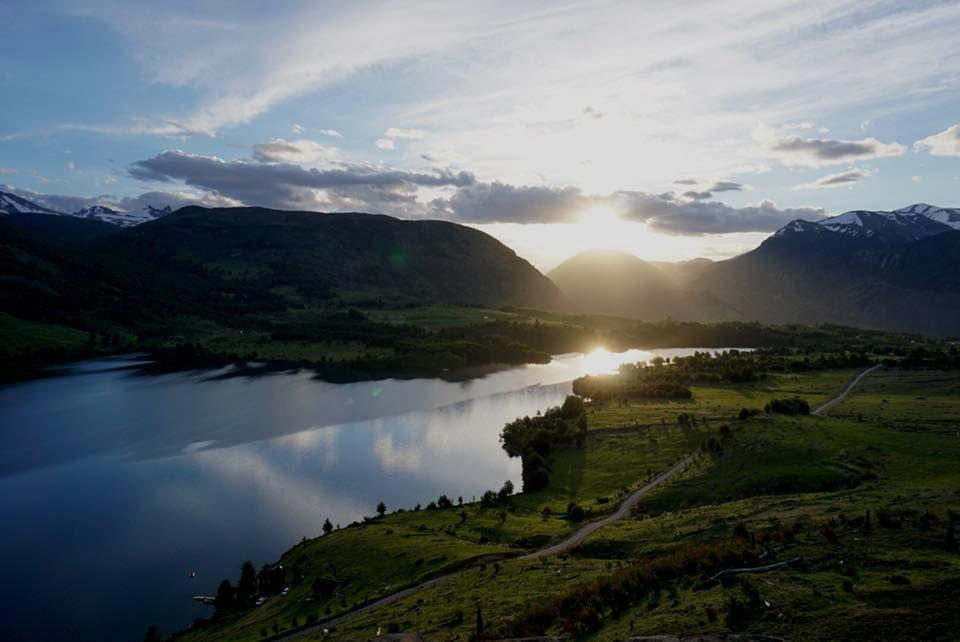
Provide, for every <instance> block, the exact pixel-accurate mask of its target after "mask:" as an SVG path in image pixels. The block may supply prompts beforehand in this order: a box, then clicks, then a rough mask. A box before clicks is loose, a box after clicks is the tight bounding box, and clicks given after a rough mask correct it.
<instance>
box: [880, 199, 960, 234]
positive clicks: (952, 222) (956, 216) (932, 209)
mask: <svg viewBox="0 0 960 642" xmlns="http://www.w3.org/2000/svg"><path fill="white" fill-rule="evenodd" d="M893 213H894V214H920V215H922V216H926V217H927V218H930V219H933V220H934V221H938V222H940V223H943V224H945V225H949V226H950V227H952V228H953V229H955V230H960V208H956V207H937V206H936V205H927V204H926V203H914V204H913V205H910V206H908V207H902V208H900V209H898V210H894V211H893Z"/></svg>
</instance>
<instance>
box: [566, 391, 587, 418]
mask: <svg viewBox="0 0 960 642" xmlns="http://www.w3.org/2000/svg"><path fill="white" fill-rule="evenodd" d="M583 413H584V406H583V399H581V398H580V397H577V396H574V395H567V398H566V399H564V400H563V405H562V406H561V407H560V416H561V417H563V418H564V419H576V418H577V417H579V416H580V415H582V414H583Z"/></svg>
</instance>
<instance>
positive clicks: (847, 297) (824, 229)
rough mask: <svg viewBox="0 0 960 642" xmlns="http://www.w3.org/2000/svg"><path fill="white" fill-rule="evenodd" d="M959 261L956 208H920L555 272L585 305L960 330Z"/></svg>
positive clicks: (648, 313) (593, 261) (638, 312)
mask: <svg viewBox="0 0 960 642" xmlns="http://www.w3.org/2000/svg"><path fill="white" fill-rule="evenodd" d="M611 261H613V263H611ZM958 266H960V209H949V208H941V207H935V206H932V205H927V204H925V203H918V204H915V205H910V206H908V207H904V208H901V209H897V210H893V211H867V210H855V211H851V212H846V213H844V214H841V215H839V216H834V217H832V218H827V219H824V220H821V221H805V220H795V221H791V222H790V223H788V224H787V225H785V226H784V227H782V228H781V229H780V230H778V231H777V232H775V233H774V234H773V235H771V236H770V237H769V238H767V239H766V240H765V241H764V242H763V243H761V244H760V246H759V247H757V248H756V249H754V250H752V251H749V252H746V253H745V254H741V255H740V256H737V257H734V258H732V259H728V260H726V261H717V262H713V263H709V262H707V263H701V262H694V263H692V264H690V263H688V264H675V265H673V266H667V265H664V264H660V263H657V264H652V263H645V262H643V261H641V260H640V259H638V258H636V257H633V256H631V255H628V256H627V257H623V256H619V257H616V258H615V259H611V257H610V256H607V257H606V258H605V259H604V260H597V258H596V256H595V255H593V254H591V253H587V254H586V255H580V256H578V257H574V258H573V259H570V260H569V261H567V262H565V263H564V264H562V265H561V266H559V267H558V268H557V269H556V270H554V271H553V272H551V273H550V276H551V277H552V278H553V279H554V280H555V282H556V283H557V284H558V285H559V286H560V289H561V290H563V291H564V293H565V294H567V296H568V297H569V298H570V299H571V301H572V302H573V304H574V305H575V306H576V307H577V309H578V310H580V311H582V312H596V313H615V314H624V315H629V316H634V317H637V318H641V319H648V320H653V319H658V318H663V317H664V316H672V317H674V318H677V319H685V320H700V321H703V320H714V321H720V320H742V321H759V322H762V323H806V324H821V323H835V324H845V325H853V326H860V327H868V328H878V329H890V330H905V331H911V332H922V333H928V334H934V335H957V334H960V271H958V269H957V267H958Z"/></svg>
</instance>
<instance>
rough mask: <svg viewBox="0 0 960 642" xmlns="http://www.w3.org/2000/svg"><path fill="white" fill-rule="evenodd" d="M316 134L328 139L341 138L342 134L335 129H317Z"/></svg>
mask: <svg viewBox="0 0 960 642" xmlns="http://www.w3.org/2000/svg"><path fill="white" fill-rule="evenodd" d="M317 133H318V134H320V135H322V136H329V137H330V138H343V134H341V133H340V132H338V131H337V130H336V129H318V130H317Z"/></svg>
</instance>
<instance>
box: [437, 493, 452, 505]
mask: <svg viewBox="0 0 960 642" xmlns="http://www.w3.org/2000/svg"><path fill="white" fill-rule="evenodd" d="M452 507H453V502H452V501H450V498H449V497H447V496H446V495H440V497H438V498H437V508H452Z"/></svg>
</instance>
